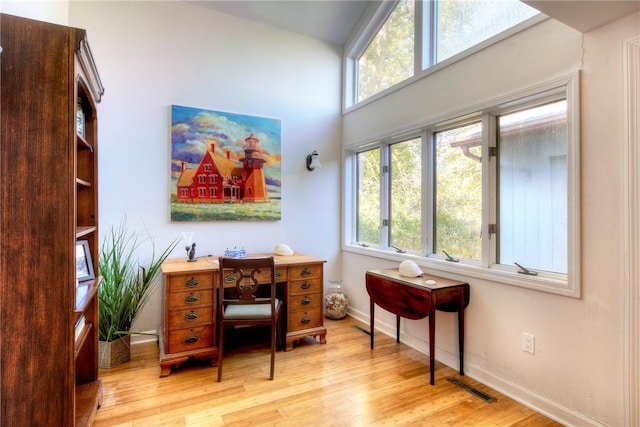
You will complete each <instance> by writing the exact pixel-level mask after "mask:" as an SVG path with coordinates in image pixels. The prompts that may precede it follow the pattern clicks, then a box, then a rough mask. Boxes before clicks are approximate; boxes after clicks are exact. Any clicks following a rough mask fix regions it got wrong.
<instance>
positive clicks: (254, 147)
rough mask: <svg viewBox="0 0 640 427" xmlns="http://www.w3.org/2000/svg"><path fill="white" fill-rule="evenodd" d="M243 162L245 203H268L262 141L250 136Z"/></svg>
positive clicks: (243, 197)
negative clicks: (260, 144)
mask: <svg viewBox="0 0 640 427" xmlns="http://www.w3.org/2000/svg"><path fill="white" fill-rule="evenodd" d="M244 142H245V146H244V158H242V159H240V161H241V162H242V181H243V182H244V192H243V196H242V201H243V202H252V203H256V202H268V201H269V196H268V195H267V182H266V180H265V178H264V170H263V169H262V167H263V166H264V162H265V160H264V156H263V155H262V149H261V148H260V146H259V143H260V140H259V139H258V138H256V137H255V136H253V134H251V135H249V137H247V138H246V139H245V140H244Z"/></svg>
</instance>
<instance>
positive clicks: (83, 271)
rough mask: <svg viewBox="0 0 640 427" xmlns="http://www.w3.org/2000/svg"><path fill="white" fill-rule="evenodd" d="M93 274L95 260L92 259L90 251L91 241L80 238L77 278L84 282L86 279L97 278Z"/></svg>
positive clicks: (77, 245) (77, 255)
mask: <svg viewBox="0 0 640 427" xmlns="http://www.w3.org/2000/svg"><path fill="white" fill-rule="evenodd" d="M95 278H96V276H95V275H94V274H93V261H92V260H91V252H90V251H89V242H88V241H86V240H78V241H77V242H76V280H77V281H78V282H84V281H86V280H92V279H95Z"/></svg>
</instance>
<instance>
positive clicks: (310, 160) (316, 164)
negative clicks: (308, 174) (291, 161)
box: [307, 150, 322, 171]
mask: <svg viewBox="0 0 640 427" xmlns="http://www.w3.org/2000/svg"><path fill="white" fill-rule="evenodd" d="M321 167H322V165H321V164H320V159H319V158H318V153H317V152H316V150H313V153H311V154H309V155H308V156H307V169H308V170H310V171H312V170H314V169H315V168H321Z"/></svg>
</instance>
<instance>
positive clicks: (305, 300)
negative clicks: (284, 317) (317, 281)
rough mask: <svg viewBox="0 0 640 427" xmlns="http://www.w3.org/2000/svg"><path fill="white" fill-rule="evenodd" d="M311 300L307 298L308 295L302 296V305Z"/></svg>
mask: <svg viewBox="0 0 640 427" xmlns="http://www.w3.org/2000/svg"><path fill="white" fill-rule="evenodd" d="M310 302H311V300H310V299H309V297H304V298H302V305H307V304H309V303H310Z"/></svg>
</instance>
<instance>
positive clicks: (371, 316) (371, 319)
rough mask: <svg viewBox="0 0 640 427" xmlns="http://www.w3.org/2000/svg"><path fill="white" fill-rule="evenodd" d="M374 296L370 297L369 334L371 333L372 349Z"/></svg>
mask: <svg viewBox="0 0 640 427" xmlns="http://www.w3.org/2000/svg"><path fill="white" fill-rule="evenodd" d="M373 312H374V303H373V298H369V332H370V333H369V335H371V350H373V329H374V325H375V319H374V313H373Z"/></svg>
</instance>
